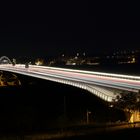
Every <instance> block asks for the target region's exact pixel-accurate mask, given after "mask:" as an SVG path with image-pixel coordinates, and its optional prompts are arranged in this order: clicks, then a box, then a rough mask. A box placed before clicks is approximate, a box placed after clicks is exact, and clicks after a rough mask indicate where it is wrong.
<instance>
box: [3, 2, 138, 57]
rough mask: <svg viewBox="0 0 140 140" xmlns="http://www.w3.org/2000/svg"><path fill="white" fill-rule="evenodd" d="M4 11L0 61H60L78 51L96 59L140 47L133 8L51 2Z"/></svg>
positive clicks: (135, 14) (103, 4)
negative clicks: (47, 58) (54, 58)
mask: <svg viewBox="0 0 140 140" xmlns="http://www.w3.org/2000/svg"><path fill="white" fill-rule="evenodd" d="M11 7H12V6H11ZM7 9H8V10H5V11H4V12H3V18H2V19H1V21H2V22H1V24H0V55H1V56H2V55H6V56H10V57H14V56H15V57H16V56H35V57H38V56H58V55H61V54H62V53H66V54H74V53H76V52H77V51H79V52H80V53H82V52H86V53H87V54H94V53H96V52H108V51H114V50H117V49H129V48H130V49H135V48H138V49H139V48H140V47H139V46H140V10H139V7H138V4H137V3H135V4H132V3H128V2H127V3H115V2H114V3H106V2H104V3H98V4H97V3H96V4H95V3H91V1H81V2H78V1H67V2H64V1H53V2H50V3H47V4H46V3H44V4H43V3H42V4H38V3H36V4H35V5H34V3H31V4H28V5H27V4H25V5H24V4H19V6H17V7H16V9H15V8H14V7H12V8H11V9H9V8H7ZM3 21H4V22H3Z"/></svg>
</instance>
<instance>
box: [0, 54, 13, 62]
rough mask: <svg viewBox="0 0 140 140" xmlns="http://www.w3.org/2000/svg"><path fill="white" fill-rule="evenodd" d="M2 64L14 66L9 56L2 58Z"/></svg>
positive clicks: (0, 58)
mask: <svg viewBox="0 0 140 140" xmlns="http://www.w3.org/2000/svg"><path fill="white" fill-rule="evenodd" d="M0 64H12V61H11V60H10V59H9V58H8V57H7V56H2V57H0Z"/></svg>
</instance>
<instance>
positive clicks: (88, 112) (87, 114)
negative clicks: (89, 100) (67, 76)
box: [86, 109, 91, 124]
mask: <svg viewBox="0 0 140 140" xmlns="http://www.w3.org/2000/svg"><path fill="white" fill-rule="evenodd" d="M89 114H91V112H90V111H89V110H88V109H87V113H86V118H87V124H89Z"/></svg>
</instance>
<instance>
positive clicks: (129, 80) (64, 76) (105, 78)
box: [0, 56, 140, 102]
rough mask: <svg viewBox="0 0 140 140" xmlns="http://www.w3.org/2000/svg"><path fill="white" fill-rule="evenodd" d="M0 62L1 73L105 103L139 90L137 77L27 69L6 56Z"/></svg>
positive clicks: (55, 69)
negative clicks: (46, 83)
mask: <svg viewBox="0 0 140 140" xmlns="http://www.w3.org/2000/svg"><path fill="white" fill-rule="evenodd" d="M0 61H1V65H0V70H2V71H8V72H13V73H18V74H23V75H27V76H32V77H36V78H41V79H44V80H50V81H54V82H59V83H62V84H68V85H71V86H75V87H78V88H82V89H84V90H87V91H89V92H90V93H92V94H94V95H96V96H98V97H99V98H101V99H103V100H105V101H107V102H114V101H115V100H117V98H118V96H121V92H122V91H128V92H135V93H139V90H140V77H139V76H132V75H131V76H130V75H121V74H112V73H103V72H92V71H85V70H74V69H66V68H58V67H48V66H37V65H31V64H30V65H29V67H26V65H25V64H16V65H12V62H11V61H10V59H9V58H8V57H6V56H3V57H1V58H0ZM5 62H7V63H5Z"/></svg>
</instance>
